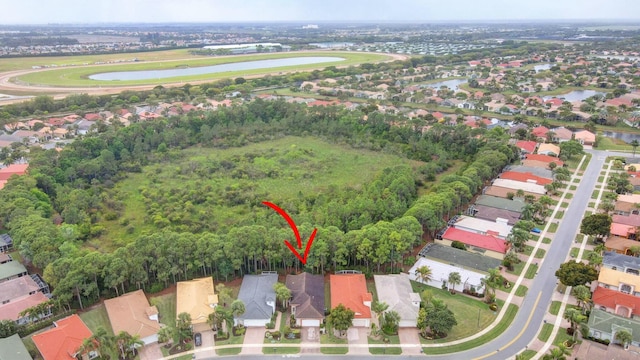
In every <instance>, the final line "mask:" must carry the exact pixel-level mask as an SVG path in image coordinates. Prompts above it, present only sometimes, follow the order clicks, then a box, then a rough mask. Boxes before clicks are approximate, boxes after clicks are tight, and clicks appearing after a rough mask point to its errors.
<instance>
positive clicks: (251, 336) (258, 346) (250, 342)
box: [240, 326, 267, 355]
mask: <svg viewBox="0 0 640 360" xmlns="http://www.w3.org/2000/svg"><path fill="white" fill-rule="evenodd" d="M246 329H247V332H246V333H245V334H244V342H243V343H242V351H241V352H240V354H241V355H254V354H259V355H262V344H264V333H265V332H266V331H267V329H266V328H265V327H263V326H255V327H253V326H252V327H247V328H246Z"/></svg>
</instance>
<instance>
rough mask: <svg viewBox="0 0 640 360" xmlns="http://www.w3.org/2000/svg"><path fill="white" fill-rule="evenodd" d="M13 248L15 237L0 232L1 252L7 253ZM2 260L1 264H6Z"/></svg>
mask: <svg viewBox="0 0 640 360" xmlns="http://www.w3.org/2000/svg"><path fill="white" fill-rule="evenodd" d="M11 249H13V239H12V238H11V236H10V235H9V234H0V253H5V252H8V251H10V250H11ZM5 262H6V261H4V262H0V264H4V263H5Z"/></svg>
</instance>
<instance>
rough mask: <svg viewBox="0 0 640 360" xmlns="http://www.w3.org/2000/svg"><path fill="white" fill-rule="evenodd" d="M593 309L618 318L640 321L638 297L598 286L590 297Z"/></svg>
mask: <svg viewBox="0 0 640 360" xmlns="http://www.w3.org/2000/svg"><path fill="white" fill-rule="evenodd" d="M591 300H592V301H593V305H594V307H595V308H597V309H600V310H602V311H606V312H608V313H612V314H616V315H618V316H622V317H626V318H632V319H636V320H637V319H640V297H638V296H633V295H629V294H625V293H621V292H618V291H615V290H611V289H607V288H603V287H600V286H598V287H597V288H596V289H595V291H594V292H593V296H592V297H591Z"/></svg>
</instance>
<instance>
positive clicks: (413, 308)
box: [373, 271, 421, 328]
mask: <svg viewBox="0 0 640 360" xmlns="http://www.w3.org/2000/svg"><path fill="white" fill-rule="evenodd" d="M414 273H415V271H414ZM409 279H410V277H409V275H407V274H392V275H373V281H374V283H375V284H376V291H377V292H378V301H381V302H384V303H386V304H387V305H389V308H388V311H395V312H397V313H398V315H400V323H399V327H411V328H413V327H416V323H417V321H418V310H420V301H421V299H420V295H419V294H418V293H416V292H413V290H412V289H411V282H410V281H409Z"/></svg>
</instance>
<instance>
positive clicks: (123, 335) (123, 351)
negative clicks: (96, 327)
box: [116, 331, 131, 359]
mask: <svg viewBox="0 0 640 360" xmlns="http://www.w3.org/2000/svg"><path fill="white" fill-rule="evenodd" d="M130 341H131V335H129V333H128V332H126V331H120V332H119V333H118V335H116V344H117V345H118V350H120V355H121V356H122V358H123V359H126V356H127V352H128V351H129V350H128V349H127V348H128V345H129V342H130Z"/></svg>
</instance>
